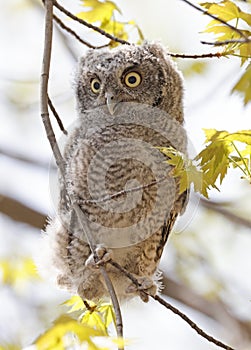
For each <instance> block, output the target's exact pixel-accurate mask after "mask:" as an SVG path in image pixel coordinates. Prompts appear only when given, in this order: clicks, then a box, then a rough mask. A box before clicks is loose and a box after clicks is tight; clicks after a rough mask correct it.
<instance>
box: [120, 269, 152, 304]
mask: <svg viewBox="0 0 251 350" xmlns="http://www.w3.org/2000/svg"><path fill="white" fill-rule="evenodd" d="M137 281H138V285H136V284H134V283H132V284H130V285H129V286H128V287H127V289H126V293H128V294H135V293H137V294H138V295H139V296H140V298H141V300H142V301H144V302H145V303H146V302H148V300H149V296H148V295H156V292H157V286H156V284H155V283H154V282H153V280H152V279H151V278H150V277H147V276H143V277H138V278H137ZM146 293H147V294H146Z"/></svg>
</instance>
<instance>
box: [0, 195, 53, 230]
mask: <svg viewBox="0 0 251 350" xmlns="http://www.w3.org/2000/svg"><path fill="white" fill-rule="evenodd" d="M0 212H2V213H3V214H5V215H8V216H9V217H10V218H11V219H12V220H15V221H19V222H23V223H25V224H28V225H31V226H33V227H36V228H38V229H43V228H44V226H45V224H46V216H45V215H43V214H42V213H39V212H38V211H36V210H34V209H31V208H29V207H28V206H26V205H25V204H23V203H21V202H19V201H17V200H15V199H13V198H11V197H8V196H5V195H2V194H1V195H0Z"/></svg>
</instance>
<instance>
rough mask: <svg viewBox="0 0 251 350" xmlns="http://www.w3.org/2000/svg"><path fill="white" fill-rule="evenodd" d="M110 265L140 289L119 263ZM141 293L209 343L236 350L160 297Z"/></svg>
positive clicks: (228, 349)
mask: <svg viewBox="0 0 251 350" xmlns="http://www.w3.org/2000/svg"><path fill="white" fill-rule="evenodd" d="M108 263H109V264H111V265H112V266H114V267H115V268H116V269H118V270H119V271H120V272H122V273H123V274H124V275H125V276H127V277H128V278H129V279H130V280H131V281H132V282H133V283H134V284H135V285H136V286H137V287H140V285H139V283H138V280H137V279H136V278H135V277H134V276H133V275H131V274H130V273H129V272H128V271H127V270H126V269H124V268H123V267H122V266H120V265H119V264H118V263H117V262H115V261H113V260H109V261H108ZM140 292H142V293H144V294H145V295H146V296H149V297H151V298H152V299H154V300H156V301H158V303H160V304H161V305H163V306H165V307H166V308H167V309H169V310H171V311H172V312H173V313H175V314H176V315H178V316H179V317H181V318H182V319H183V320H184V321H185V322H186V323H187V324H189V326H190V327H191V328H193V329H194V330H195V331H196V332H197V333H198V334H199V335H200V336H202V337H203V338H205V339H206V340H208V341H209V342H211V343H214V344H215V345H217V346H219V347H221V348H222V349H225V350H234V349H233V348H232V347H230V346H228V345H226V344H224V343H222V342H221V341H219V340H217V339H215V338H214V337H212V336H211V335H209V334H207V333H206V332H204V331H203V329H201V328H200V327H199V326H198V325H197V324H196V323H194V322H193V321H192V320H191V319H190V318H189V317H188V316H186V315H185V314H184V313H183V312H181V311H180V310H179V309H177V308H176V307H174V306H172V305H171V304H170V303H168V302H167V301H165V300H164V299H162V298H161V297H160V296H158V295H151V294H149V293H147V292H146V291H144V290H140Z"/></svg>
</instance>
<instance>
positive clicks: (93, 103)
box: [75, 42, 183, 123]
mask: <svg viewBox="0 0 251 350" xmlns="http://www.w3.org/2000/svg"><path fill="white" fill-rule="evenodd" d="M75 91H76V97H77V107H78V110H79V112H80V115H81V114H82V113H84V112H85V111H86V110H90V109H93V108H97V107H100V106H106V107H107V110H108V112H109V113H110V114H111V115H113V116H114V115H116V109H117V108H118V106H119V104H120V103H121V102H136V103H142V104H147V105H150V106H152V107H158V108H159V109H162V110H164V111H165V112H167V113H168V115H169V116H171V117H172V118H174V119H176V120H177V121H178V122H179V123H182V122H183V105H182V100H183V83H182V77H181V74H180V73H179V71H178V70H177V68H176V66H175V64H174V62H173V61H172V60H171V59H170V58H169V56H168V54H167V52H166V50H165V48H164V47H163V46H162V45H161V44H159V43H148V42H145V43H144V44H143V45H122V46H119V47H117V48H114V49H107V48H105V49H101V50H94V49H91V50H88V51H87V53H86V54H85V55H84V56H83V57H81V59H80V60H79V64H78V68H77V72H76V77H75Z"/></svg>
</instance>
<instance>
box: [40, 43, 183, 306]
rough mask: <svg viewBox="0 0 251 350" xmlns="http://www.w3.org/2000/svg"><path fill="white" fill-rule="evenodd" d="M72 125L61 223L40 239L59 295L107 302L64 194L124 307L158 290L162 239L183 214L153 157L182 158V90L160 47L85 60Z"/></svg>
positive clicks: (174, 185)
mask: <svg viewBox="0 0 251 350" xmlns="http://www.w3.org/2000/svg"><path fill="white" fill-rule="evenodd" d="M74 87H75V92H76V101H77V113H78V119H77V122H76V123H75V125H74V127H73V128H72V130H71V131H70V133H69V136H68V139H67V141H66V145H65V148H64V157H65V161H66V181H65V183H63V182H62V181H60V200H59V205H58V212H57V217H56V218H55V219H54V220H52V221H51V222H50V224H49V225H48V227H47V229H46V232H47V235H48V237H49V238H50V242H51V250H52V260H53V265H54V267H55V269H56V273H57V283H58V285H59V286H61V287H63V288H66V289H68V290H69V291H71V292H73V293H78V294H79V295H80V296H81V297H82V298H85V299H91V300H97V299H99V298H104V297H107V296H109V293H108V292H107V289H106V285H105V283H104V280H103V278H102V275H101V274H100V271H99V269H98V268H97V267H95V264H94V263H93V257H92V254H91V250H90V247H89V245H88V243H87V240H86V237H85V234H84V233H83V230H82V229H81V225H80V224H79V222H78V220H77V218H76V215H74V212H73V211H72V208H71V204H70V201H69V196H68V194H71V195H72V197H74V198H75V200H76V201H77V202H78V203H79V205H80V207H81V209H82V211H83V213H84V214H85V217H86V220H87V221H86V222H85V225H86V229H87V230H88V232H90V234H91V236H92V240H93V242H94V244H95V247H96V252H97V254H98V256H99V258H100V259H101V260H102V259H103V261H105V260H109V259H110V258H112V259H113V260H114V261H116V262H117V263H119V264H120V265H121V266H122V267H123V268H125V269H126V270H127V271H128V272H130V273H131V274H132V275H133V276H134V277H136V278H137V279H138V281H139V285H140V287H139V288H138V289H137V288H136V287H135V286H133V285H132V283H131V281H130V280H129V279H128V278H127V277H126V276H124V275H123V274H121V272H120V271H118V270H116V269H115V268H114V267H113V266H111V265H110V264H107V265H106V269H107V272H108V274H109V276H110V278H111V280H112V282H113V285H114V288H115V290H116V292H117V294H118V297H119V299H120V300H123V299H126V298H129V297H131V296H135V295H140V296H141V298H142V299H143V300H144V301H147V297H146V295H145V294H144V293H142V291H141V290H142V289H143V290H145V291H147V292H149V293H153V294H155V293H156V292H157V290H158V278H159V277H158V276H159V273H158V270H157V268H158V264H159V261H160V258H161V254H162V251H163V248H164V245H165V243H166V241H167V238H168V234H169V233H170V230H171V228H172V227H173V224H174V222H175V220H176V218H177V216H178V214H180V213H181V212H182V211H183V209H184V206H185V202H186V195H185V194H182V195H179V186H178V180H177V179H174V178H173V176H172V168H171V166H170V165H168V164H167V162H166V161H165V160H166V159H165V157H164V155H163V154H162V153H161V151H160V149H159V147H167V146H172V147H174V148H175V149H178V150H179V151H182V152H186V144H187V141H186V133H185V131H184V129H183V127H182V124H183V84H182V78H181V75H180V73H179V72H178V70H177V68H176V66H175V64H174V63H173V62H172V61H171V59H170V58H169V56H168V54H167V52H166V51H165V49H164V48H163V47H162V46H161V45H160V44H159V43H147V42H146V43H144V44H143V45H123V46H119V47H117V48H114V49H111V50H110V49H107V48H106V49H101V50H89V51H88V52H87V53H86V54H85V56H83V57H82V58H81V59H80V61H79V64H78V68H77V70H76V74H75V82H74Z"/></svg>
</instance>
